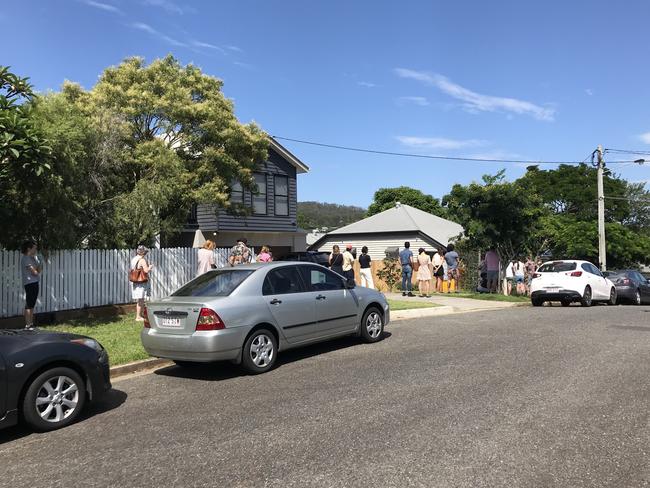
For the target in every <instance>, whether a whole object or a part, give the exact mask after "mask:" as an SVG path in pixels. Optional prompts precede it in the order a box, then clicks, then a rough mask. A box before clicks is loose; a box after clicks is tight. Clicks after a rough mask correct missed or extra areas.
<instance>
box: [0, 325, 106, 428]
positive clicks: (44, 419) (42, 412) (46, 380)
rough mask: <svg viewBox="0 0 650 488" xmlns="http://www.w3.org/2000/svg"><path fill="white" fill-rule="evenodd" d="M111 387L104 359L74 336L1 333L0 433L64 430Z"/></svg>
mask: <svg viewBox="0 0 650 488" xmlns="http://www.w3.org/2000/svg"><path fill="white" fill-rule="evenodd" d="M110 388H111V381H110V372H109V365H108V354H107V353H106V350H105V349H104V348H103V347H102V346H101V344H100V343H99V342H97V341H96V340H94V339H91V338H90V337H85V336H80V335H77V334H63V333H56V332H46V331H42V330H38V329H36V330H0V428H3V427H8V426H10V425H14V424H16V423H18V421H19V420H20V419H22V420H24V421H25V422H26V423H27V424H29V425H30V426H31V427H33V428H34V429H37V430H40V431H47V430H53V429H58V428H59V427H64V426H66V425H68V424H70V423H72V422H74V420H75V419H76V418H77V417H78V415H79V413H80V412H81V410H82V409H83V407H84V405H85V403H86V402H87V401H88V402H90V401H96V400H98V399H99V398H100V397H101V396H103V395H104V393H106V392H107V391H108V390H109V389H110Z"/></svg>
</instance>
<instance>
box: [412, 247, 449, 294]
mask: <svg viewBox="0 0 650 488" xmlns="http://www.w3.org/2000/svg"><path fill="white" fill-rule="evenodd" d="M399 263H400V266H401V267H402V296H409V297H413V296H415V295H414V294H413V281H412V278H413V272H414V271H415V272H416V273H417V275H416V278H417V281H418V291H419V296H420V297H422V298H428V297H429V293H444V292H445V290H446V292H447V293H451V290H454V291H455V292H456V293H458V284H459V280H460V257H459V255H458V252H456V250H455V248H454V245H453V244H449V245H448V246H447V250H445V249H443V248H440V249H438V250H437V251H436V252H435V253H434V254H433V256H430V255H429V253H428V252H427V251H426V250H425V249H424V248H422V247H421V248H419V249H418V255H417V257H414V256H413V251H411V243H410V242H408V241H407V242H405V243H404V248H403V249H402V250H401V251H399ZM445 283H446V286H445Z"/></svg>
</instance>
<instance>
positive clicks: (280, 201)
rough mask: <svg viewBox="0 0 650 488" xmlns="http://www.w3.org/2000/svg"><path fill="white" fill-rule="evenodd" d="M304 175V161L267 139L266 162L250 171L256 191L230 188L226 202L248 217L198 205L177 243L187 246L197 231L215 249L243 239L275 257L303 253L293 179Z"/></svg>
mask: <svg viewBox="0 0 650 488" xmlns="http://www.w3.org/2000/svg"><path fill="white" fill-rule="evenodd" d="M308 171H309V167H308V166H307V165H306V164H305V163H303V162H302V161H300V160H299V159H298V158H297V157H296V156H294V155H293V154H292V153H291V152H290V151H289V150H288V149H286V148H285V147H283V146H282V145H281V144H280V143H279V142H277V141H276V140H275V139H273V138H271V137H269V150H268V158H267V160H266V161H265V162H264V163H262V164H261V165H260V166H259V167H258V169H257V170H256V171H255V173H254V177H255V180H256V183H257V186H258V188H259V190H260V191H259V193H257V194H255V193H253V192H251V191H248V190H243V189H242V187H241V184H235V185H233V187H232V195H231V201H232V202H234V203H240V204H244V205H245V206H247V207H249V208H250V209H251V212H250V215H246V216H238V215H233V214H231V213H229V212H227V211H226V210H224V209H218V208H215V207H214V206H211V205H198V206H197V207H196V208H195V209H194V210H193V211H192V215H191V216H190V219H189V221H188V224H187V225H186V227H185V229H184V231H183V234H182V242H183V245H186V246H191V245H192V242H193V240H194V235H195V232H196V230H199V231H201V233H202V234H203V237H204V238H205V239H211V240H213V241H214V242H215V243H216V245H217V247H231V246H233V245H234V244H235V241H236V240H237V239H238V238H241V237H244V238H246V239H248V244H249V245H250V246H253V247H254V248H255V250H256V251H257V250H259V248H260V247H261V246H263V245H265V244H266V245H269V246H271V248H272V250H273V255H274V256H275V257H278V256H281V255H283V254H286V253H289V252H295V251H305V249H306V238H305V236H306V233H305V232H304V231H303V230H301V229H299V228H298V225H297V220H298V216H297V211H298V202H297V200H298V188H297V176H298V175H299V174H304V173H307V172H308Z"/></svg>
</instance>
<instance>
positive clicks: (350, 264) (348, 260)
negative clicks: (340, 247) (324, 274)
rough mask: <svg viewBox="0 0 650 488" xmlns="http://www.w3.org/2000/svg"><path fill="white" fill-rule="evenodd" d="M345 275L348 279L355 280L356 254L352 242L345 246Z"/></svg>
mask: <svg viewBox="0 0 650 488" xmlns="http://www.w3.org/2000/svg"><path fill="white" fill-rule="evenodd" d="M343 276H345V277H346V278H347V279H348V281H354V255H353V254H352V244H348V245H347V246H345V251H344V252H343Z"/></svg>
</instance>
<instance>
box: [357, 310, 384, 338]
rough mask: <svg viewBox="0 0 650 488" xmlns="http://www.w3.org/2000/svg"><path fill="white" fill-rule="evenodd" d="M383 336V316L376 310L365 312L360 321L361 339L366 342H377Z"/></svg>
mask: <svg viewBox="0 0 650 488" xmlns="http://www.w3.org/2000/svg"><path fill="white" fill-rule="evenodd" d="M383 335H384V316H383V315H382V313H381V311H380V310H379V309H378V308H375V307H371V308H369V309H368V310H366V313H364V314H363V319H361V337H362V338H363V340H364V341H366V342H377V341H379V340H381V338H382V336H383Z"/></svg>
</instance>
